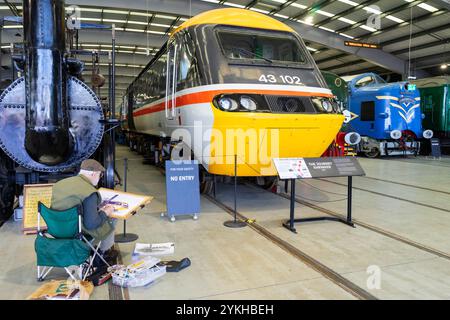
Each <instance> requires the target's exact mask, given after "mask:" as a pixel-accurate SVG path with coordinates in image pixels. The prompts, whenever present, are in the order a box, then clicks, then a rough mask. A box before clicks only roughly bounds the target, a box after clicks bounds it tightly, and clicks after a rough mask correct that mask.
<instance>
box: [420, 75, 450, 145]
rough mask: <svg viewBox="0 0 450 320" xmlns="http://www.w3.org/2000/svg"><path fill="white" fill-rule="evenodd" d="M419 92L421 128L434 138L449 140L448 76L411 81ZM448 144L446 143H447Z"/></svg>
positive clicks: (449, 102)
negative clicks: (428, 131)
mask: <svg viewBox="0 0 450 320" xmlns="http://www.w3.org/2000/svg"><path fill="white" fill-rule="evenodd" d="M412 83H414V84H415V85H417V88H418V89H419V91H420V102H421V109H422V112H423V114H424V115H425V118H424V120H423V126H424V128H426V129H431V130H433V132H434V133H435V136H436V137H439V138H441V139H444V140H446V141H447V142H449V140H450V76H440V77H433V78H424V79H418V80H414V81H412ZM447 144H448V143H447Z"/></svg>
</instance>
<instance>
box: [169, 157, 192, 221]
mask: <svg viewBox="0 0 450 320" xmlns="http://www.w3.org/2000/svg"><path fill="white" fill-rule="evenodd" d="M166 194H167V199H166V200H167V215H168V216H169V217H170V221H172V222H174V221H175V216H178V215H192V216H193V218H194V220H197V219H198V215H199V214H200V183H199V175H198V161H197V160H177V161H166ZM163 215H164V214H163Z"/></svg>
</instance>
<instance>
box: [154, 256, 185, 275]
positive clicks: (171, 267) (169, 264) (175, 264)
mask: <svg viewBox="0 0 450 320" xmlns="http://www.w3.org/2000/svg"><path fill="white" fill-rule="evenodd" d="M159 264H160V265H163V266H166V272H178V271H181V270H183V269H184V268H187V267H189V266H190V265H191V260H189V258H184V259H182V260H181V261H161V262H160V263H159Z"/></svg>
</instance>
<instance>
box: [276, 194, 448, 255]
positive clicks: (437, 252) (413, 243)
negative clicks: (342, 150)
mask: <svg viewBox="0 0 450 320" xmlns="http://www.w3.org/2000/svg"><path fill="white" fill-rule="evenodd" d="M268 192H269V191H268ZM277 195H279V196H280V197H283V198H286V199H288V200H289V199H290V196H289V195H287V194H277ZM295 202H297V203H299V204H302V205H304V206H307V207H309V208H311V209H314V210H317V211H320V212H323V213H325V214H328V215H330V216H333V217H336V218H340V219H344V220H345V219H346V218H347V217H346V216H344V215H343V214H340V213H337V212H334V211H331V210H329V209H326V208H323V207H321V206H318V205H316V204H314V203H311V202H308V201H305V200H301V199H298V198H296V199H295ZM352 222H353V223H354V224H355V225H357V226H360V227H363V228H365V229H368V230H371V231H373V232H376V233H378V234H381V235H383V236H386V237H389V238H391V239H394V240H397V241H400V242H403V243H405V244H407V245H410V246H413V247H415V248H417V249H420V250H422V251H425V252H428V253H431V254H434V255H436V256H438V257H441V258H444V259H447V260H450V254H448V253H446V252H443V251H440V250H437V249H434V248H432V247H429V246H426V245H424V244H421V243H419V242H417V241H414V240H411V239H409V238H406V237H403V236H400V235H398V234H396V233H393V232H391V231H388V230H385V229H383V228H380V227H377V226H374V225H372V224H369V223H366V222H363V221H360V220H357V219H352Z"/></svg>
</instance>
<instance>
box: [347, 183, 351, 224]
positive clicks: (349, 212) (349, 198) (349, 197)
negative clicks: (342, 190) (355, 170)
mask: <svg viewBox="0 0 450 320" xmlns="http://www.w3.org/2000/svg"><path fill="white" fill-rule="evenodd" d="M347 223H349V224H351V223H352V176H348V183H347Z"/></svg>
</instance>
